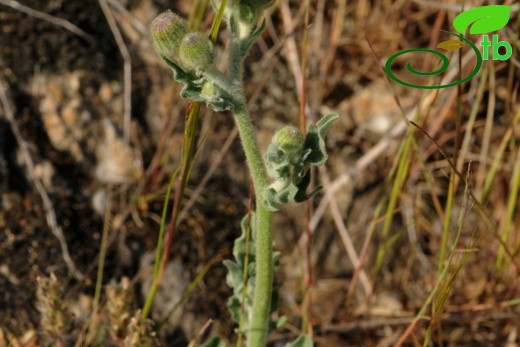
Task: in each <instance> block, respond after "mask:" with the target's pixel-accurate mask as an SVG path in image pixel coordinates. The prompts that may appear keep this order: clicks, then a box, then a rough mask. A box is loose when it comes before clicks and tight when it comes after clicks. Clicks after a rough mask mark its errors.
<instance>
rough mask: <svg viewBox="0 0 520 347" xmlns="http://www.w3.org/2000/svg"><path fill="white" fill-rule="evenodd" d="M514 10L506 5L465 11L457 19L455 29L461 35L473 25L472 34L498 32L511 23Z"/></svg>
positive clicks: (470, 31) (454, 23)
mask: <svg viewBox="0 0 520 347" xmlns="http://www.w3.org/2000/svg"><path fill="white" fill-rule="evenodd" d="M512 9H513V8H512V7H511V6H504V5H489V6H481V7H476V8H473V9H471V10H468V11H464V12H462V13H461V14H459V15H458V16H457V17H455V20H454V21H453V27H454V28H455V29H456V30H457V31H458V32H459V33H461V34H464V33H466V30H467V29H468V27H469V26H470V25H471V24H473V25H471V28H470V30H469V33H470V34H486V33H490V32H492V31H497V30H499V29H502V28H503V27H505V26H506V24H507V22H509V12H511V10H512Z"/></svg>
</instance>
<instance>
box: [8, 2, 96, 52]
mask: <svg viewBox="0 0 520 347" xmlns="http://www.w3.org/2000/svg"><path fill="white" fill-rule="evenodd" d="M0 4H2V5H5V6H9V7H11V8H13V9H15V10H17V11H20V12H22V13H25V14H27V15H29V16H31V17H34V18H38V19H41V20H44V21H46V22H49V23H52V24H54V25H58V26H60V27H62V28H65V29H66V30H68V31H70V32H71V33H73V34H76V35H78V36H79V37H81V38H83V39H85V40H86V41H88V42H90V43H92V42H94V38H93V37H92V36H91V35H89V34H88V33H87V32H85V31H84V30H82V29H80V28H78V27H77V26H75V25H74V24H72V23H71V22H69V21H68V20H65V19H62V18H58V17H54V16H51V15H50V14H47V13H44V12H40V11H37V10H34V9H32V8H30V7H27V6H25V5H22V4H20V3H19V2H18V1H14V0H0Z"/></svg>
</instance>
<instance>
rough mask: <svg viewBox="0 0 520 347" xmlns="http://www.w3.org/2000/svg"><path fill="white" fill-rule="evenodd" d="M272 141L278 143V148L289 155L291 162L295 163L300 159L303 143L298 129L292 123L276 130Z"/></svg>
mask: <svg viewBox="0 0 520 347" xmlns="http://www.w3.org/2000/svg"><path fill="white" fill-rule="evenodd" d="M273 142H274V143H278V146H279V148H280V150H281V151H282V152H284V153H285V155H286V156H287V157H289V160H290V161H291V163H293V164H295V163H297V162H299V161H300V159H301V157H302V154H303V145H304V139H303V135H302V133H301V131H300V129H298V128H297V127H295V126H293V125H288V126H286V127H284V128H282V129H280V130H279V131H278V132H276V134H275V135H274V137H273Z"/></svg>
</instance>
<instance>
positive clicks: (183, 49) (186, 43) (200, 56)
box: [179, 31, 215, 71]
mask: <svg viewBox="0 0 520 347" xmlns="http://www.w3.org/2000/svg"><path fill="white" fill-rule="evenodd" d="M179 50H180V51H179V56H180V58H181V61H182V62H183V63H184V65H185V66H186V67H187V68H188V69H191V70H200V71H204V70H206V69H207V68H208V67H210V66H211V65H213V62H214V61H215V49H214V48H213V44H212V43H211V41H210V39H209V37H207V36H206V35H204V34H203V33H201V32H199V31H196V32H192V33H189V34H187V35H186V36H184V38H183V39H182V41H181V45H180V49H179Z"/></svg>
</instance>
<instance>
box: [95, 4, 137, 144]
mask: <svg viewBox="0 0 520 347" xmlns="http://www.w3.org/2000/svg"><path fill="white" fill-rule="evenodd" d="M99 5H100V6H101V9H102V10H103V14H104V15H105V18H106V19H107V22H108V25H109V27H110V30H111V31H112V35H113V36H114V39H115V40H116V43H117V47H118V48H119V51H120V52H121V56H122V57H123V62H124V63H123V73H124V77H123V90H124V96H123V100H124V104H123V107H124V111H123V113H124V119H123V140H124V143H125V147H128V146H129V144H130V121H131V116H132V58H131V57H130V52H129V51H128V48H127V47H126V44H125V41H124V39H123V35H121V31H120V30H119V28H118V27H117V23H116V21H115V19H114V16H113V15H112V10H111V9H110V7H109V6H108V4H107V0H99Z"/></svg>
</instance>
